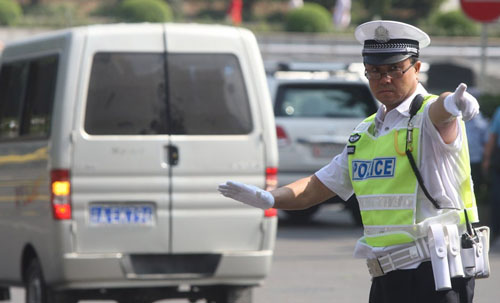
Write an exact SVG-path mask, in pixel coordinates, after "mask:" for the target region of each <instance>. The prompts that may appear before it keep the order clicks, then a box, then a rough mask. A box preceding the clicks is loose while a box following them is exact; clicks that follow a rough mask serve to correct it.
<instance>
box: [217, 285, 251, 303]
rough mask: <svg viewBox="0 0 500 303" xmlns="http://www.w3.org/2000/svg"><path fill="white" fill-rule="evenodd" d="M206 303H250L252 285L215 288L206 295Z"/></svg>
mask: <svg viewBox="0 0 500 303" xmlns="http://www.w3.org/2000/svg"><path fill="white" fill-rule="evenodd" d="M207 303H252V287H248V286H242V287H238V286H227V287H220V288H215V289H213V291H212V292H211V293H210V295H209V296H208V297H207Z"/></svg>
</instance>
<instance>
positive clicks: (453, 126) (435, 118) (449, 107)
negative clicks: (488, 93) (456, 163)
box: [429, 83, 479, 143]
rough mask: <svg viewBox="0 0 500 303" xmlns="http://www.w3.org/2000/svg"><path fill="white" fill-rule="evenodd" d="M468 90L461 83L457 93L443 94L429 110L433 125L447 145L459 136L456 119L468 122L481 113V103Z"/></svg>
mask: <svg viewBox="0 0 500 303" xmlns="http://www.w3.org/2000/svg"><path fill="white" fill-rule="evenodd" d="M466 90H467V85H465V84H464V83H461V84H460V85H459V86H458V87H457V89H456V90H455V92H453V93H450V92H446V93H442V94H441V95H440V96H439V98H438V99H437V100H436V101H435V102H434V103H433V104H431V107H430V108H429V116H430V118H431V121H432V124H434V126H435V127H436V129H437V130H438V131H439V134H440V135H441V138H443V141H444V142H445V143H451V142H453V141H454V140H455V139H456V137H457V135H458V127H457V123H456V117H458V116H462V119H463V120H464V121H468V120H470V119H472V118H474V116H475V115H477V113H479V103H478V102H477V100H476V98H474V96H472V95H471V94H469V93H468V92H467V91H466Z"/></svg>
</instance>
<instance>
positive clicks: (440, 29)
mask: <svg viewBox="0 0 500 303" xmlns="http://www.w3.org/2000/svg"><path fill="white" fill-rule="evenodd" d="M430 22H431V27H430V28H431V31H432V32H431V34H433V35H441V36H476V35H478V34H479V25H478V23H476V22H474V21H472V20H471V19H469V18H468V17H467V16H465V14H464V13H463V12H462V11H460V10H456V11H449V12H445V13H437V14H436V15H434V16H432V18H431V20H430Z"/></svg>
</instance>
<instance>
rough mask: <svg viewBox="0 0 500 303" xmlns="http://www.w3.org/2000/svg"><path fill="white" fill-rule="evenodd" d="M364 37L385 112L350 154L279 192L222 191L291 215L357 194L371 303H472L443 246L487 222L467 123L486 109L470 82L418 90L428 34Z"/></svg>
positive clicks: (391, 24)
mask: <svg viewBox="0 0 500 303" xmlns="http://www.w3.org/2000/svg"><path fill="white" fill-rule="evenodd" d="M355 37H356V39H357V40H358V41H359V42H360V43H361V44H362V45H363V49H362V56H363V62H364V66H365V75H366V77H367V78H368V81H369V86H370V89H371V92H372V93H373V95H374V96H375V97H376V98H377V99H378V100H379V101H380V102H381V106H380V107H379V109H378V111H377V112H376V113H375V114H374V115H372V116H370V117H368V118H366V119H365V120H364V121H363V122H361V123H360V124H359V125H358V126H357V127H356V129H355V130H354V131H353V133H352V134H351V136H350V137H349V140H348V142H346V143H347V144H346V147H345V148H344V150H343V152H342V153H341V154H339V155H337V156H335V157H334V158H333V160H332V161H331V162H330V163H329V164H328V165H326V166H325V167H323V168H322V169H320V170H319V171H317V172H316V173H315V174H314V175H312V176H310V177H307V178H304V179H301V180H297V181H295V182H293V183H291V184H289V185H286V186H283V187H280V188H278V189H275V190H273V191H271V192H268V191H265V190H262V189H259V188H257V187H255V186H252V185H247V184H243V183H239V182H236V181H228V182H226V183H224V184H221V185H220V186H219V191H220V192H221V193H222V194H223V195H224V196H226V197H230V198H233V199H235V200H238V201H241V202H243V203H246V204H248V205H251V206H254V207H258V208H262V209H267V208H270V207H274V208H278V209H286V210H299V209H305V208H308V207H311V206H313V205H315V204H318V203H321V202H322V201H325V200H326V199H329V198H331V197H333V196H335V195H338V196H340V197H341V198H342V199H344V200H347V199H348V198H349V197H350V196H351V195H352V194H353V193H355V194H356V196H357V199H358V202H359V205H360V210H361V215H362V219H363V225H364V236H363V237H362V238H361V239H360V240H359V241H358V242H357V244H356V247H355V251H354V255H355V257H358V258H365V259H367V263H368V267H369V271H370V273H371V275H372V287H371V291H370V300H369V302H371V303H379V302H380V303H388V302H394V303H401V302H472V298H473V294H474V283H475V281H474V277H473V276H472V277H471V276H467V275H465V274H464V273H463V270H462V269H461V268H460V269H457V268H454V267H453V266H452V265H453V264H452V263H450V265H448V263H447V262H445V263H443V254H441V253H440V252H442V249H441V248H442V247H441V246H440V245H442V244H443V243H445V242H444V235H445V234H446V239H448V238H450V239H451V238H453V237H452V235H454V237H455V238H458V234H462V233H463V232H464V230H465V228H466V224H465V222H476V221H478V217H477V209H476V204H475V198H474V193H473V189H472V181H471V176H470V163H469V154H468V149H467V138H466V133H465V128H464V123H463V121H467V120H470V119H471V118H473V117H474V116H475V115H476V114H477V113H478V111H479V105H478V102H477V100H476V99H475V98H474V97H473V96H472V95H470V94H469V93H467V91H466V89H467V86H466V85H465V84H463V83H462V84H460V85H459V86H458V87H457V88H456V90H455V91H454V92H445V93H442V94H440V95H438V96H437V95H431V94H429V93H428V92H427V91H426V90H425V88H424V87H423V86H422V85H421V84H420V83H419V79H418V77H419V72H420V68H421V62H420V61H419V53H420V50H421V49H422V48H424V47H426V46H428V45H429V44H430V38H429V36H428V35H427V34H426V33H425V32H423V31H422V30H420V29H418V28H416V27H414V26H411V25H408V24H405V23H401V22H395V21H385V20H381V21H371V22H367V23H364V24H362V25H360V26H358V28H357V29H356V31H355ZM464 217H465V218H464ZM464 219H465V220H464ZM442 226H443V227H446V228H442ZM443 230H444V232H443ZM452 242H453V241H452ZM450 245H451V244H450ZM444 251H445V254H444V256H446V247H444ZM455 251H456V249H455ZM450 258H453V255H451V256H450ZM431 261H432V262H431ZM458 261H460V260H458ZM460 264H461V263H460ZM460 267H461V265H460ZM453 268H454V269H453ZM457 271H458V274H456V273H457ZM449 272H451V278H450V273H449ZM447 277H448V279H447Z"/></svg>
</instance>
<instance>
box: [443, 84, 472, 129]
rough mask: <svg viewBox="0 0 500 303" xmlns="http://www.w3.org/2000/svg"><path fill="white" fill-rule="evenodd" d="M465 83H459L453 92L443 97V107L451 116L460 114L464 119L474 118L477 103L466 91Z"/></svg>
mask: <svg viewBox="0 0 500 303" xmlns="http://www.w3.org/2000/svg"><path fill="white" fill-rule="evenodd" d="M466 89H467V85H466V84H464V83H460V85H459V86H458V87H457V89H456V90H455V92H454V93H452V94H449V95H448V96H446V98H444V108H445V109H446V111H447V112H449V113H450V114H451V115H452V116H454V117H458V116H460V115H462V119H463V120H464V121H468V120H470V119H472V118H474V116H475V115H477V114H478V113H479V103H477V100H476V98H474V96H472V95H471V94H469V93H468V92H466V91H465V90H466Z"/></svg>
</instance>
